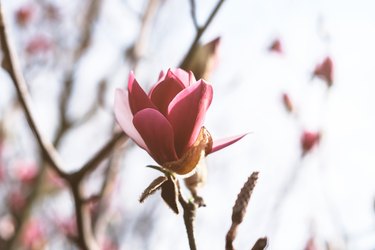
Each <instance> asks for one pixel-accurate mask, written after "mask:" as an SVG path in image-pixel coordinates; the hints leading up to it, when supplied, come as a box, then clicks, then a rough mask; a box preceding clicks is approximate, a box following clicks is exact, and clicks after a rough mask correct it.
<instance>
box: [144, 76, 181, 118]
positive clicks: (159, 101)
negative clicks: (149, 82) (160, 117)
mask: <svg viewBox="0 0 375 250" xmlns="http://www.w3.org/2000/svg"><path fill="white" fill-rule="evenodd" d="M184 88H185V86H184V85H183V84H182V83H181V82H180V81H179V80H178V79H177V77H176V76H174V75H173V74H172V72H170V71H168V73H167V76H166V77H165V79H164V80H163V81H161V82H160V83H158V84H157V85H156V86H155V87H154V88H153V89H152V90H151V92H150V99H151V101H152V102H153V104H154V105H155V106H156V107H157V109H158V110H159V111H160V112H161V113H162V114H164V115H165V116H166V115H167V113H168V105H169V103H170V102H171V101H172V99H173V98H174V97H175V96H176V95H177V94H178V93H179V92H181V91H182V90H183V89H184Z"/></svg>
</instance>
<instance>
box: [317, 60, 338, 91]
mask: <svg viewBox="0 0 375 250" xmlns="http://www.w3.org/2000/svg"><path fill="white" fill-rule="evenodd" d="M313 76H315V77H318V78H320V79H322V80H323V81H325V82H326V83H327V86H328V87H331V86H332V84H333V62H332V59H331V57H329V56H327V57H326V58H325V59H324V60H323V62H321V63H320V64H318V65H316V67H315V69H314V73H313Z"/></svg>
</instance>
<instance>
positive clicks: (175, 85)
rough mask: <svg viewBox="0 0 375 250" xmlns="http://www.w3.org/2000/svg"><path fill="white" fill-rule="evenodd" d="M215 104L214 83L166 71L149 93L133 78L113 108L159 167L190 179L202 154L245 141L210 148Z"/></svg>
mask: <svg viewBox="0 0 375 250" xmlns="http://www.w3.org/2000/svg"><path fill="white" fill-rule="evenodd" d="M211 100H212V86H211V85H210V84H208V83H207V82H206V81H204V80H199V81H196V80H195V77H194V75H193V73H192V72H190V73H188V72H186V71H184V70H182V69H176V70H168V72H167V73H164V72H162V73H161V75H160V78H159V81H158V82H157V83H156V84H155V85H154V86H153V87H152V89H151V91H150V93H149V94H146V93H145V92H144V90H143V89H142V88H141V86H140V85H139V84H138V82H137V81H136V79H135V77H134V75H133V73H130V75H129V83H128V91H126V90H124V89H118V90H117V92H116V98H115V107H114V108H115V115H116V119H117V121H118V123H119V125H120V127H121V128H122V129H123V130H124V132H125V133H126V134H127V135H128V136H129V137H130V138H131V139H132V140H133V141H134V142H135V143H137V144H138V146H140V147H141V148H143V149H144V150H146V151H147V152H148V153H149V154H150V156H151V157H152V158H153V159H154V160H155V161H156V162H157V163H158V164H160V165H161V166H163V167H165V168H167V169H169V170H171V171H173V172H176V173H177V174H187V173H189V172H191V171H192V170H193V169H194V168H195V166H196V164H197V163H198V161H199V159H200V155H201V154H202V152H203V154H204V155H206V154H210V153H213V152H216V151H218V150H220V149H222V148H225V147H227V146H229V145H231V144H232V143H234V142H236V141H238V140H240V139H241V138H242V137H244V136H245V134H242V135H239V136H235V137H232V138H228V139H224V140H218V141H216V140H214V141H213V143H212V141H211V136H210V135H209V133H208V132H207V131H206V130H205V129H204V128H203V130H202V127H203V122H204V117H205V115H206V112H207V110H208V108H209V106H210V104H211ZM177 162H178V164H173V163H177Z"/></svg>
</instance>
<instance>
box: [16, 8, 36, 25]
mask: <svg viewBox="0 0 375 250" xmlns="http://www.w3.org/2000/svg"><path fill="white" fill-rule="evenodd" d="M34 15H35V8H34V6H33V5H26V6H22V7H21V8H19V9H18V10H17V11H16V14H15V16H16V22H17V23H18V25H20V26H26V25H27V24H29V23H30V22H31V20H32V19H33V17H34Z"/></svg>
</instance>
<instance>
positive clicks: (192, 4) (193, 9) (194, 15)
mask: <svg viewBox="0 0 375 250" xmlns="http://www.w3.org/2000/svg"><path fill="white" fill-rule="evenodd" d="M190 7H191V18H192V20H193V24H194V27H195V29H196V30H197V31H198V30H199V29H200V27H199V24H198V19H197V8H196V4H195V0H190Z"/></svg>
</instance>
